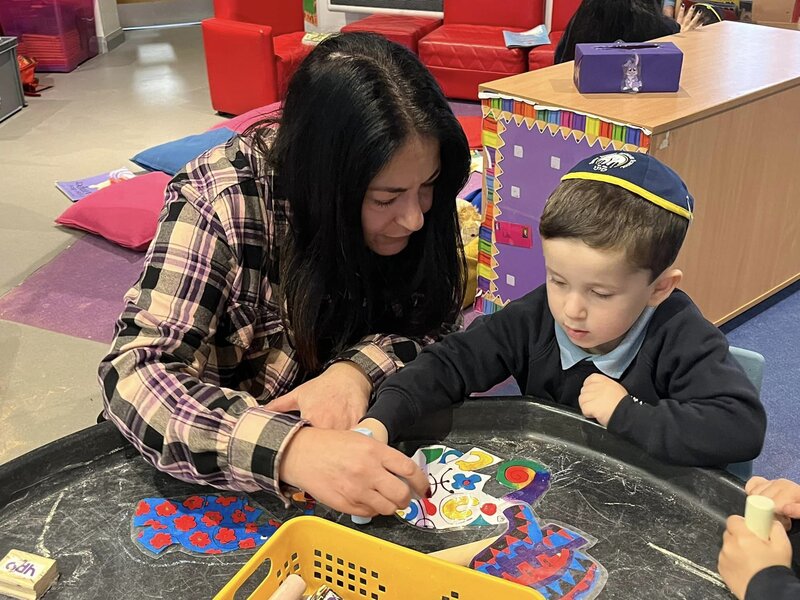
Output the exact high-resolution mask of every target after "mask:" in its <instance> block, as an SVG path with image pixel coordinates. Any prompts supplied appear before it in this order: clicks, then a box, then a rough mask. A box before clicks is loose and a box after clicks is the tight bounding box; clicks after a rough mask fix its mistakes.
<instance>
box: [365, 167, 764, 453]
mask: <svg viewBox="0 0 800 600" xmlns="http://www.w3.org/2000/svg"><path fill="white" fill-rule="evenodd" d="M692 208H693V200H692V197H691V196H690V195H689V193H688V191H687V189H686V186H685V184H684V183H683V181H681V179H680V178H679V177H678V176H677V175H676V174H675V173H674V172H673V171H672V170H671V169H669V168H668V167H666V166H665V165H663V164H662V163H660V162H659V161H657V160H656V159H654V158H652V157H650V156H648V155H645V154H638V153H633V152H608V153H603V154H599V155H597V156H594V157H591V158H589V159H586V160H584V161H582V162H580V163H579V164H578V165H577V166H576V167H575V168H573V169H572V170H571V171H570V172H569V173H568V174H566V175H565V176H564V177H563V178H562V182H561V184H560V185H559V186H558V188H556V190H555V191H554V192H553V194H552V195H551V196H550V198H549V200H548V202H547V204H546V206H545V208H544V212H543V213H542V217H541V222H540V225H539V233H540V234H541V238H542V250H543V253H544V259H545V265H546V274H547V283H546V284H545V285H543V286H541V287H539V288H538V289H536V290H534V291H533V292H531V293H530V294H528V295H526V296H525V297H523V298H521V299H519V300H516V301H514V302H511V303H509V304H508V306H506V307H505V308H503V309H502V310H501V311H498V312H497V313H495V314H493V315H489V316H485V317H483V318H481V319H479V320H477V321H476V322H475V323H474V324H473V325H472V326H471V327H470V328H469V329H468V330H467V331H465V332H462V333H456V334H452V335H449V336H447V337H446V338H445V339H444V340H443V341H442V342H440V343H438V344H434V345H433V346H431V347H430V348H426V349H425V351H423V352H422V353H420V355H419V356H418V357H417V359H416V360H414V362H412V363H411V364H409V365H408V366H406V367H404V368H403V369H402V370H401V371H400V372H399V373H397V374H396V375H393V376H392V377H391V378H389V379H388V380H387V381H386V383H385V385H383V386H382V387H381V388H380V389H379V391H378V394H377V397H376V401H375V403H374V404H373V406H372V407H371V409H370V410H369V411H368V413H367V415H366V418H367V419H369V422H366V423H365V426H369V427H371V428H372V429H373V430H377V434H376V437H379V438H380V437H384V435H388V438H389V439H391V440H394V439H397V438H398V437H400V436H402V434H403V432H404V431H405V429H406V428H407V427H409V426H410V425H412V424H413V423H414V422H416V421H418V420H421V419H422V417H423V415H425V414H426V413H430V412H433V411H436V410H439V409H442V408H446V407H448V406H450V405H451V404H452V403H455V402H459V401H461V400H462V399H463V398H465V397H466V396H468V395H469V394H471V393H472V392H478V391H484V390H487V389H489V388H491V387H492V386H493V385H495V384H497V383H499V382H501V381H503V380H504V379H506V378H507V377H508V376H509V375H512V376H513V377H514V378H515V379H516V380H517V383H518V384H519V386H520V389H521V390H522V392H523V393H524V394H525V395H529V396H533V397H534V398H538V399H544V400H549V401H553V402H557V403H559V404H564V405H567V406H570V407H573V408H575V409H579V410H580V411H581V412H582V413H583V415H584V416H586V417H589V418H593V419H596V420H597V421H598V422H599V423H600V424H601V425H604V426H606V427H608V430H609V431H612V432H614V433H616V434H618V435H620V436H622V437H624V438H627V439H628V440H630V441H631V442H633V443H634V444H637V445H638V446H640V447H641V448H643V449H644V450H645V451H646V452H648V453H649V454H651V455H653V456H656V457H658V458H660V459H662V460H664V461H667V462H670V463H675V464H682V465H695V466H712V465H713V466H720V465H725V464H727V463H733V462H740V461H746V460H750V459H752V458H754V457H756V456H758V454H759V452H760V451H761V446H762V444H763V442H764V432H765V428H766V415H765V413H764V409H763V407H762V406H761V403H760V402H759V399H758V394H757V392H756V390H755V389H754V387H753V386H752V385H751V384H750V382H749V381H748V379H747V377H746V376H745V374H744V372H743V371H742V370H741V368H740V367H739V365H738V364H737V363H736V361H735V359H734V358H733V357H732V356H731V355H730V353H729V352H728V344H727V342H726V339H725V336H723V335H722V333H720V331H719V330H718V329H717V328H716V327H714V326H713V325H712V324H711V323H709V322H708V321H706V320H705V319H704V318H703V316H702V314H700V311H699V310H698V309H697V307H696V306H695V305H694V304H693V303H692V301H691V300H690V299H689V297H688V296H687V295H686V294H685V293H683V292H682V291H680V290H678V289H676V288H677V286H678V284H679V283H680V281H681V277H682V273H681V271H679V270H678V269H675V268H673V267H672V264H673V262H674V261H675V258H676V256H677V255H678V251H679V250H680V248H681V244H682V243H683V240H684V237H685V235H686V231H687V228H688V226H689V222H690V221H691V218H692ZM708 260H714V257H713V256H710V257H708ZM375 420H377V421H379V422H380V423H375ZM381 424H382V425H383V426H384V427H385V428H386V430H387V431H383V428H382V426H381Z"/></svg>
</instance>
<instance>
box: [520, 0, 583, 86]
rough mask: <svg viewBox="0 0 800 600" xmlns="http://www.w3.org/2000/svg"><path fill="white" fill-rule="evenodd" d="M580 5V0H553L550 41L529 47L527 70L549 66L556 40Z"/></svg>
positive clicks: (553, 55)
mask: <svg viewBox="0 0 800 600" xmlns="http://www.w3.org/2000/svg"><path fill="white" fill-rule="evenodd" d="M580 5H581V0H553V14H552V15H551V17H550V43H549V44H547V45H546V46H537V47H535V48H533V49H531V51H530V54H528V70H529V71H535V70H536V69H541V68H543V67H549V66H551V65H552V64H553V62H554V57H555V53H556V47H557V46H558V42H560V41H561V38H562V37H563V36H564V32H565V31H566V29H567V25H568V24H569V20H570V19H571V18H572V15H574V14H575V11H576V10H578V7H579V6H580Z"/></svg>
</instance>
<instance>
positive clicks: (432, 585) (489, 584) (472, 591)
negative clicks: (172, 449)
mask: <svg viewBox="0 0 800 600" xmlns="http://www.w3.org/2000/svg"><path fill="white" fill-rule="evenodd" d="M267 560H269V561H271V564H270V569H269V573H268V574H267V576H266V577H265V578H264V580H263V581H262V582H261V583H260V584H259V585H258V587H257V588H256V589H255V591H254V592H253V593H252V594H251V595H250V596H249V600H264V599H266V598H269V595H270V594H272V593H273V592H274V591H275V590H276V589H278V586H279V585H280V584H281V582H283V580H284V579H286V578H287V577H288V576H289V575H291V574H297V575H300V577H302V578H303V580H305V582H306V586H307V587H306V593H307V594H311V593H313V592H314V591H315V590H316V589H317V588H319V586H321V585H323V584H324V585H327V586H328V587H330V588H331V589H332V590H334V591H335V592H336V593H337V594H339V595H340V596H341V597H342V598H343V599H344V600H365V599H366V600H408V599H409V598H414V599H418V600H427V599H430V600H450V599H453V600H455V599H458V600H486V599H487V598H502V599H503V600H543V597H542V595H541V594H540V593H539V592H537V591H536V590H534V589H532V588H528V587H525V586H522V585H519V584H516V583H512V582H509V581H506V580H504V579H500V578H497V577H492V576H491V575H486V574H485V573H480V572H478V571H474V570H472V569H468V568H466V567H460V566H457V565H453V564H451V563H448V562H445V561H443V560H440V559H438V558H434V557H432V556H428V555H427V554H422V553H421V552H417V551H416V550H410V549H408V548H405V547H403V546H398V545H397V544H392V543H390V542H386V541H383V540H381V539H378V538H376V537H373V536H370V535H367V534H365V533H362V532H360V531H356V530H354V529H350V528H348V527H345V526H343V525H338V524H336V523H333V522H331V521H326V520H325V519H321V518H319V517H297V518H295V519H292V520H291V521H288V522H287V523H285V524H284V525H282V526H281V527H280V529H278V531H277V532H276V533H275V535H273V536H272V537H271V538H270V539H269V540H268V541H267V543H266V544H264V545H263V546H262V547H261V548H260V549H259V550H258V552H256V553H255V554H254V555H253V556H252V558H251V559H250V560H249V561H247V564H245V565H244V566H243V567H242V568H241V569H240V570H239V572H238V573H237V574H236V575H235V576H234V577H233V579H231V581H230V582H229V583H228V584H227V585H226V586H225V587H224V588H222V590H221V591H220V592H219V593H218V594H217V595H216V596H215V598H214V600H232V599H233V598H234V597H235V596H236V592H237V590H238V589H239V588H240V587H241V586H242V585H243V584H244V582H245V581H247V579H248V578H249V577H250V576H251V575H253V573H255V572H256V570H258V569H259V567H260V566H261V565H262V564H263V563H264V562H265V561H267Z"/></svg>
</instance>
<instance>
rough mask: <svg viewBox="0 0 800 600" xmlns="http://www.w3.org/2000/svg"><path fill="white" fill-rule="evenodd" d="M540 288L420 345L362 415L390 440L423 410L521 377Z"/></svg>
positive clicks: (430, 410) (534, 334)
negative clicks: (461, 329)
mask: <svg viewBox="0 0 800 600" xmlns="http://www.w3.org/2000/svg"><path fill="white" fill-rule="evenodd" d="M543 299H544V294H541V293H540V294H536V292H533V293H532V294H530V295H528V296H526V297H525V298H523V299H521V300H519V301H517V302H514V303H511V304H509V305H508V306H507V307H506V308H504V309H503V310H501V311H500V312H497V313H495V314H493V315H491V316H487V317H483V318H481V319H479V320H477V321H475V323H473V325H472V326H471V327H470V328H469V329H468V330H467V331H464V332H461V333H453V334H451V335H449V336H446V337H445V338H444V340H443V341H441V342H439V343H437V344H433V345H432V346H429V347H427V348H425V349H424V350H423V351H422V352H421V353H420V355H419V356H418V357H417V358H416V359H415V360H414V361H413V362H412V363H410V364H409V365H408V366H406V367H404V368H403V369H402V370H400V372H398V373H397V374H395V375H393V376H392V377H390V378H389V379H387V381H386V383H384V384H383V385H382V386H381V387H380V388H379V390H378V393H377V396H376V400H375V403H374V404H373V405H372V407H371V408H370V409H369V411H367V415H366V417H365V418H374V419H377V420H378V421H380V422H381V423H383V425H384V426H385V427H386V429H387V430H388V434H389V440H390V441H393V440H396V439H397V438H398V437H399V436H400V435H402V433H403V432H404V431H405V430H406V429H408V428H409V427H411V426H412V425H413V424H414V423H415V422H417V421H418V420H419V419H420V418H421V417H422V416H423V415H425V414H428V413H432V412H436V411H438V410H441V409H444V408H447V407H449V406H450V405H452V404H454V403H456V402H460V401H461V400H463V399H464V398H465V397H466V396H468V395H469V394H471V393H472V392H478V391H484V390H487V389H489V388H491V387H492V386H493V385H495V384H497V383H500V382H501V381H503V380H504V379H506V378H507V377H508V376H509V375H513V376H514V377H516V378H517V379H518V380H523V381H524V380H525V379H526V375H525V371H526V369H527V365H528V353H529V344H532V342H531V338H533V337H536V335H537V332H535V331H533V330H534V329H536V328H535V327H534V326H533V325H536V321H535V316H534V315H537V314H539V313H540V312H541V311H540V310H539V311H537V310H536V307H537V304H538V303H539V302H541V301H543Z"/></svg>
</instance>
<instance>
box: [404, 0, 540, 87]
mask: <svg viewBox="0 0 800 600" xmlns="http://www.w3.org/2000/svg"><path fill="white" fill-rule="evenodd" d="M543 21H544V0H469V1H467V0H444V24H443V25H442V26H441V27H439V28H438V29H435V30H434V31H432V32H431V33H429V34H428V35H426V36H425V37H424V38H422V39H421V40H420V41H419V57H420V60H421V61H422V62H423V63H424V64H425V65H426V66H427V67H428V69H430V71H431V73H433V75H434V77H436V80H437V81H438V82H439V85H441V86H442V89H443V90H444V93H445V95H446V96H447V97H448V98H462V99H466V100H476V99H477V98H478V86H479V85H480V84H481V83H485V82H487V81H492V80H494V79H501V78H503V77H509V76H511V75H516V74H518V73H524V72H525V71H527V70H528V56H527V52H526V51H525V50H521V49H519V48H506V45H505V42H504V40H503V30H504V29H507V30H509V31H525V30H527V29H531V28H532V27H536V26H537V25H540V24H541V23H542V22H543Z"/></svg>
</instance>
